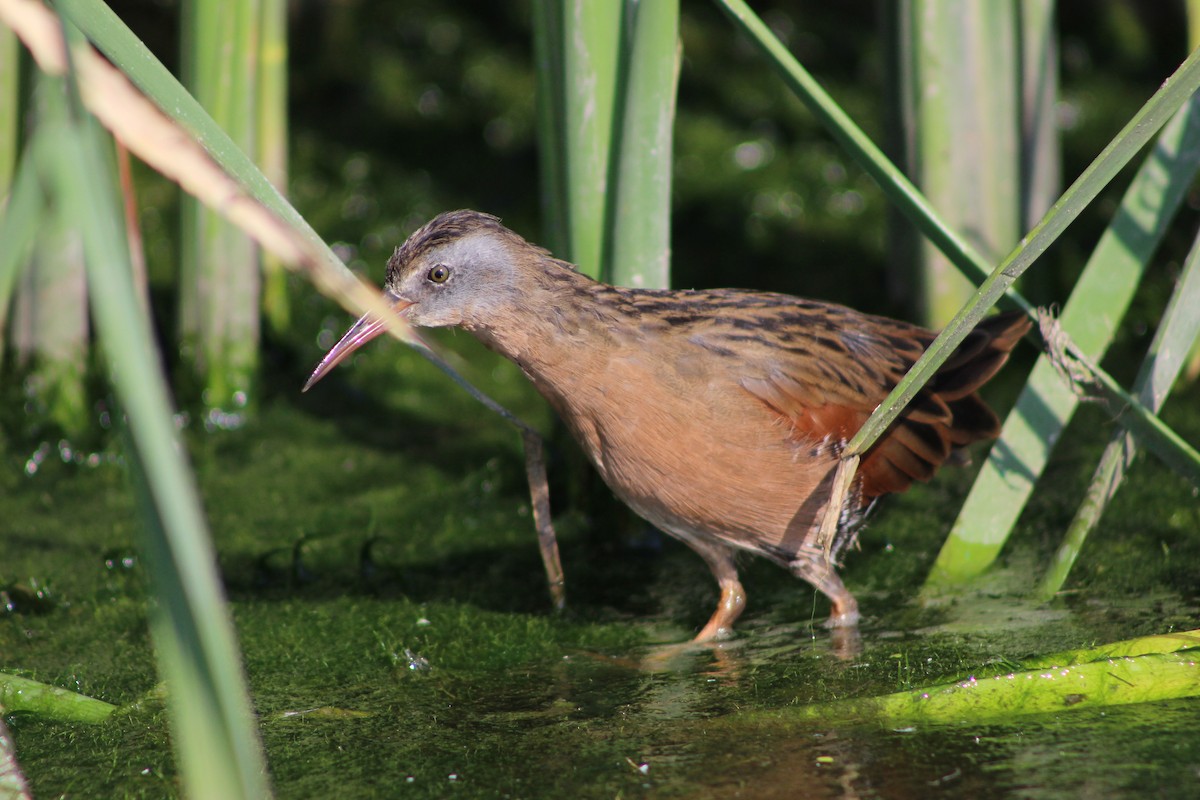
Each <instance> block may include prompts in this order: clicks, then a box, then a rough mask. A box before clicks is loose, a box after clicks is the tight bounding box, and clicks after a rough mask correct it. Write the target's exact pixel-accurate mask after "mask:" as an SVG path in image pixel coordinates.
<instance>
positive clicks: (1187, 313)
mask: <svg viewBox="0 0 1200 800" xmlns="http://www.w3.org/2000/svg"><path fill="white" fill-rule="evenodd" d="M1198 264H1200V237H1197V239H1196V242H1195V243H1194V244H1193V245H1192V250H1191V252H1190V253H1189V254H1188V257H1187V259H1186V261H1185V262H1184V266H1183V274H1182V275H1181V276H1180V278H1179V283H1178V284H1177V285H1176V287H1175V291H1174V292H1173V293H1172V295H1171V300H1170V302H1169V303H1168V304H1167V308H1166V311H1164V312H1163V317H1162V321H1161V322H1160V323H1159V327H1158V330H1157V331H1156V332H1155V334H1154V341H1153V342H1151V343H1150V349H1149V352H1148V353H1147V354H1146V358H1145V360H1144V361H1143V362H1142V366H1141V369H1140V370H1139V372H1138V376H1137V378H1136V379H1135V381H1134V384H1133V391H1134V392H1135V393H1136V394H1137V396H1138V399H1139V400H1141V401H1142V404H1143V405H1145V406H1146V408H1149V409H1150V410H1151V411H1155V412H1157V411H1158V410H1159V409H1160V408H1161V407H1162V404H1163V402H1164V401H1165V400H1166V399H1167V394H1168V393H1169V392H1170V391H1171V386H1172V385H1173V384H1174V383H1175V379H1176V378H1178V377H1179V373H1180V371H1182V370H1183V368H1184V366H1185V364H1186V363H1187V357H1188V354H1189V353H1190V352H1191V350H1192V347H1193V346H1194V345H1195V344H1196V342H1197V341H1198V339H1200V266H1198ZM1136 449H1137V445H1136V444H1135V442H1134V439H1133V436H1131V435H1130V434H1129V433H1128V432H1127V431H1123V430H1118V431H1116V432H1115V433H1114V434H1113V436H1112V438H1111V439H1110V441H1109V443H1108V446H1107V447H1106V448H1105V450H1104V455H1103V457H1102V458H1101V459H1100V464H1099V466H1098V467H1097V468H1096V474H1095V475H1094V476H1093V477H1092V482H1091V484H1090V485H1089V486H1088V491H1087V496H1086V498H1085V499H1084V501H1083V504H1082V505H1080V507H1079V510H1078V511H1077V512H1076V513H1075V518H1074V519H1073V520H1072V521H1071V525H1070V527H1069V528H1068V529H1067V534H1066V536H1065V537H1063V542H1062V544H1061V545H1060V546H1059V549H1058V551H1057V552H1056V553H1055V555H1054V560H1053V561H1052V562H1051V564H1050V567H1049V568H1048V570H1047V571H1046V575H1045V576H1044V578H1043V580H1042V582H1041V585H1040V587H1039V589H1038V594H1039V596H1040V597H1041V598H1042V599H1045V600H1049V599H1050V598H1051V597H1053V596H1054V595H1055V594H1056V593H1057V592H1058V591H1059V590H1060V589H1061V588H1062V586H1063V584H1064V583H1065V582H1066V580H1067V575H1068V574H1070V571H1071V567H1072V566H1073V565H1074V563H1075V559H1076V558H1077V557H1078V555H1079V551H1080V550H1081V549H1082V548H1083V543H1084V541H1085V540H1086V539H1087V535H1088V534H1089V533H1090V532H1091V531H1092V529H1093V528H1095V527H1096V525H1097V524H1098V523H1099V522H1100V516H1101V515H1102V514H1103V513H1104V509H1105V508H1106V507H1107V505H1108V501H1109V500H1111V499H1112V497H1113V495H1114V494H1116V491H1117V489H1118V488H1120V485H1121V481H1122V480H1123V479H1124V476H1125V470H1126V469H1127V468H1128V466H1129V464H1130V462H1131V461H1132V459H1133V456H1134V453H1135V452H1136Z"/></svg>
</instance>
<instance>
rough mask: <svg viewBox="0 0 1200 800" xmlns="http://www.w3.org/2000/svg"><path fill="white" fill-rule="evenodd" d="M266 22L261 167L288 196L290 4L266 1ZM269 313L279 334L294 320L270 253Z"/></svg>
mask: <svg viewBox="0 0 1200 800" xmlns="http://www.w3.org/2000/svg"><path fill="white" fill-rule="evenodd" d="M261 2H262V6H261V13H262V20H261V24H260V25H259V40H258V103H257V110H258V119H257V137H258V147H257V148H256V151H257V153H258V163H259V166H260V167H261V168H262V171H263V174H264V175H266V176H267V179H268V180H270V181H271V183H273V184H275V187H276V188H277V189H279V191H280V192H283V193H285V194H286V193H287V177H288V147H287V129H288V126H287V120H288V117H287V113H288V108H287V100H288V84H287V66H288V41H287V2H286V0H261ZM262 262H263V312H264V314H265V315H266V318H267V322H268V323H269V324H270V325H271V327H272V328H273V329H275V330H277V331H283V330H286V329H287V327H288V322H289V319H290V316H291V312H290V310H289V307H288V293H287V292H288V285H287V273H286V272H285V271H284V268H283V265H282V264H280V263H279V261H278V260H277V259H275V258H274V257H272V256H270V255H264V256H263V259H262Z"/></svg>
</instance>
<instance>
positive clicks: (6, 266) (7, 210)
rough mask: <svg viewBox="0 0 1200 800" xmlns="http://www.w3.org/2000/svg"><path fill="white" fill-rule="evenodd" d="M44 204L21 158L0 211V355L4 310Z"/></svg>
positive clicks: (33, 171)
mask: <svg viewBox="0 0 1200 800" xmlns="http://www.w3.org/2000/svg"><path fill="white" fill-rule="evenodd" d="M46 214H47V210H46V202H45V199H44V198H43V197H42V187H41V185H40V184H39V182H38V176H37V169H36V167H35V166H34V165H33V161H32V159H30V158H28V157H27V156H26V157H23V158H22V159H21V161H20V162H19V163H18V165H17V175H16V179H15V180H13V182H12V186H11V191H10V192H9V193H8V197H7V198H6V202H5V205H4V207H3V209H2V210H0V242H4V246H3V247H0V354H2V353H3V352H4V349H5V346H4V345H5V339H4V331H5V330H7V329H8V324H7V309H8V307H9V304H10V302H11V300H12V297H13V291H14V290H15V288H16V285H17V278H18V277H19V276H20V275H21V272H22V268H23V267H24V266H25V260H26V259H27V258H28V257H29V254H30V252H31V251H32V250H33V242H34V239H35V238H36V236H37V232H38V229H39V228H40V227H41V220H42V219H43V218H44V217H45V216H46Z"/></svg>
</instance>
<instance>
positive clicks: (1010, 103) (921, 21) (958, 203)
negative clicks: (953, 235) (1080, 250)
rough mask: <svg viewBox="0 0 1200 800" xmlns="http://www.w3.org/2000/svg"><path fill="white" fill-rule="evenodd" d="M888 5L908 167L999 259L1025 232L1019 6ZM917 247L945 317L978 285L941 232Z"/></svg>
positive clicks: (929, 308) (936, 321)
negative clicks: (939, 239)
mask: <svg viewBox="0 0 1200 800" xmlns="http://www.w3.org/2000/svg"><path fill="white" fill-rule="evenodd" d="M887 8H888V11H889V13H891V14H892V15H894V17H895V21H894V25H893V27H894V29H895V33H896V40H897V41H896V45H895V52H896V55H897V58H896V60H897V67H898V68H897V70H896V75H897V77H898V82H899V92H897V94H896V98H897V100H896V102H898V103H899V104H900V106H901V110H900V112H899V114H898V115H897V116H898V117H899V118H900V120H901V121H902V122H901V124H900V125H899V131H898V132H897V133H898V134H899V137H900V139H901V140H902V143H903V147H902V149H903V153H904V160H905V166H906V170H905V171H906V173H907V174H908V175H909V176H910V177H911V178H912V179H913V181H914V183H916V184H917V185H918V186H920V187H921V190H922V191H923V192H924V193H925V196H926V197H927V198H928V199H929V202H930V203H932V204H933V205H934V206H935V207H936V208H938V209H939V211H940V212H941V217H942V220H943V221H944V222H945V223H946V224H947V225H951V226H953V227H954V228H955V229H957V230H961V231H969V232H970V233H969V236H970V239H971V243H972V244H973V245H974V247H975V249H976V250H978V252H979V253H980V254H981V255H982V256H983V257H984V258H985V259H986V260H987V261H988V262H990V263H995V262H997V261H999V260H1000V257H1001V256H1002V255H1004V253H1005V252H1007V251H1008V250H1009V249H1011V247H1012V246H1013V243H1015V242H1016V240H1017V238H1018V237H1019V236H1020V234H1021V209H1022V203H1021V180H1020V178H1021V169H1020V160H1021V144H1022V142H1021V130H1020V123H1021V114H1020V107H1021V103H1020V89H1021V87H1020V74H1021V70H1020V50H1021V48H1020V44H1021V43H1020V31H1019V26H1018V24H1017V16H1018V15H1017V9H1016V6H1015V5H1014V4H1012V3H1007V2H1001V3H961V2H956V0H902V2H899V3H895V4H888V6H887ZM906 230H908V229H907V227H906ZM914 249H915V251H916V256H917V263H916V264H915V265H914V267H915V280H914V281H913V284H914V290H915V294H916V297H915V300H916V306H917V312H918V315H919V317H920V318H921V319H922V321H923V322H924V323H925V324H926V325H929V326H930V327H940V326H942V325H944V324H945V323H946V322H947V321H948V320H949V319H950V318H951V317H953V316H954V312H956V311H958V309H959V308H960V307H962V305H963V304H964V303H966V302H967V300H968V299H970V296H971V294H972V292H973V291H974V288H975V287H974V284H973V283H972V282H971V281H969V280H968V279H967V278H965V277H964V276H963V275H962V274H961V273H960V272H959V271H958V270H957V269H956V268H955V266H954V264H953V263H951V261H950V259H949V258H947V257H946V256H945V255H943V254H942V252H941V251H940V250H939V249H938V248H937V247H936V246H934V245H933V244H932V243H931V242H929V241H926V240H922V242H920V243H919V244H918V245H917V247H916V248H914Z"/></svg>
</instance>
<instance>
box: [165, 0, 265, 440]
mask: <svg viewBox="0 0 1200 800" xmlns="http://www.w3.org/2000/svg"><path fill="white" fill-rule="evenodd" d="M183 10H184V13H183V33H184V41H183V44H184V47H183V66H184V77H185V81H186V83H188V85H189V86H190V87H191V89H192V91H193V94H194V95H195V96H196V99H197V100H198V101H199V102H200V103H201V105H203V106H204V107H205V108H207V109H208V110H209V113H210V114H211V115H212V117H213V119H214V120H215V121H216V122H217V124H218V125H220V126H221V127H222V128H224V130H225V131H226V132H227V133H228V134H229V136H230V137H231V138H232V140H233V141H234V142H235V143H236V144H237V146H238V147H240V148H241V149H242V150H243V151H245V152H254V149H255V145H256V141H255V138H254V128H255V119H256V116H257V115H256V113H255V110H254V109H255V100H256V93H255V87H256V80H255V74H256V62H257V52H258V48H257V44H258V33H257V30H258V25H259V21H260V11H259V1H258V0H245V1H244V2H239V3H232V4H229V3H223V2H219V0H188V2H185V3H184V6H183ZM183 213H184V217H183V222H184V225H183V252H182V254H181V258H180V268H181V275H180V279H181V280H180V315H179V319H180V329H181V330H180V333H181V338H182V340H183V341H182V348H181V352H182V353H183V355H184V360H185V364H187V367H188V368H190V370H191V372H192V373H193V374H194V376H195V377H196V378H197V380H198V381H199V384H200V390H201V401H202V403H203V404H204V406H205V408H206V410H207V413H208V422H209V424H210V425H213V426H216V427H224V426H227V425H236V424H237V423H238V422H239V421H240V419H241V413H242V412H243V411H244V409H245V407H246V405H247V403H248V402H249V400H250V398H251V396H252V387H253V380H254V375H255V372H256V370H257V367H258V335H259V333H258V328H259V292H260V276H259V268H258V260H257V251H256V248H255V247H254V245H253V244H252V242H251V241H250V239H249V238H248V237H247V236H246V235H245V234H243V233H241V232H240V231H238V230H237V229H236V228H235V227H234V226H232V225H230V224H228V223H226V222H224V221H223V220H222V219H221V218H220V216H219V215H218V214H216V213H215V212H212V211H210V210H208V209H206V208H205V207H204V206H202V205H201V204H200V203H197V202H196V201H194V200H192V199H190V198H185V201H184V212H183Z"/></svg>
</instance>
